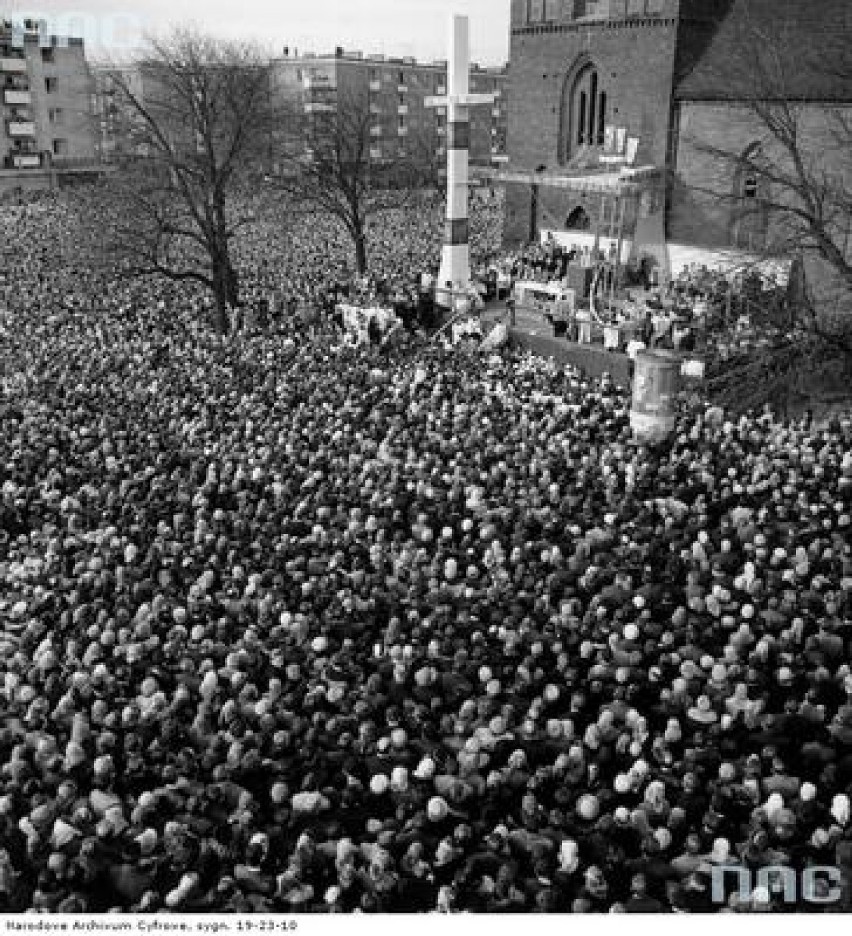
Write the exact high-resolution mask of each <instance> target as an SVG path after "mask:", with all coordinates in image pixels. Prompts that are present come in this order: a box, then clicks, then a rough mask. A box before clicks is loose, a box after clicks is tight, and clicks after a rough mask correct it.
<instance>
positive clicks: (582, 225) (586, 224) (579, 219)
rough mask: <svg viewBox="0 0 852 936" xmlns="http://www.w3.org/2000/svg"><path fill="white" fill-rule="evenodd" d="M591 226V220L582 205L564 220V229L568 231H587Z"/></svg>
mask: <svg viewBox="0 0 852 936" xmlns="http://www.w3.org/2000/svg"><path fill="white" fill-rule="evenodd" d="M591 226H592V222H591V219H590V218H589V215H588V213H587V211H586V209H585V208H584V207H583V206H582V205H577V207H576V208H575V209H574V210H573V211H572V212H571V213H570V214H569V215H568V217H567V219H566V220H565V228H566V229H567V230H569V231H588V230H589V229H590V228H591Z"/></svg>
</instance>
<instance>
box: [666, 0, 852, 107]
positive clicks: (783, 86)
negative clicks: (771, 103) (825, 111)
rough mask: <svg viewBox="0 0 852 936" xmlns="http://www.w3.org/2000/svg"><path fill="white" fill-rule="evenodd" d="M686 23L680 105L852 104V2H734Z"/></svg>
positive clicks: (682, 32) (678, 79)
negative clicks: (712, 16) (716, 14)
mask: <svg viewBox="0 0 852 936" xmlns="http://www.w3.org/2000/svg"><path fill="white" fill-rule="evenodd" d="M726 6H727V7H728V10H727V13H725V14H723V15H722V16H721V18H720V20H718V21H717V22H715V23H708V22H706V21H703V22H702V21H693V20H691V19H690V18H688V17H687V18H685V19H684V20H683V22H682V23H681V27H680V36H679V49H678V69H677V75H676V79H675V81H676V84H675V98H677V99H679V100H693V101H738V100H748V99H754V98H761V99H779V98H784V99H789V100H801V101H820V102H822V101H825V102H829V101H830V102H841V101H842V102H849V103H852V0H729V2H728V3H727V4H726Z"/></svg>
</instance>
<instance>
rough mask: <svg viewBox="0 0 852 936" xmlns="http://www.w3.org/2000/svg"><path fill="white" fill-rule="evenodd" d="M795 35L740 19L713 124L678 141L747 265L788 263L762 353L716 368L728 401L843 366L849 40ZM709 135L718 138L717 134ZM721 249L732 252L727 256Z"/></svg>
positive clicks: (851, 93) (851, 74)
mask: <svg viewBox="0 0 852 936" xmlns="http://www.w3.org/2000/svg"><path fill="white" fill-rule="evenodd" d="M844 40H845V36H843V37H838V38H832V37H831V35H830V34H829V33H827V32H826V34H825V35H824V37H823V41H822V44H821V45H819V47H816V46H814V45H813V44H809V43H808V42H806V41H804V42H803V41H802V36H801V35H800V33H799V31H798V30H797V29H796V28H795V25H794V24H792V25H791V24H790V23H789V22H786V23H785V22H783V21H782V22H780V23H773V22H770V23H767V22H765V21H761V22H757V21H748V22H746V24H745V26H744V27H743V25H742V24H740V27H739V29H738V34H737V36H736V37H735V38H734V39H733V41H732V42H731V44H730V47H729V50H728V55H727V59H726V63H725V69H724V74H723V73H721V71H720V73H719V74H717V75H713V76H711V78H710V83H711V86H712V87H711V92H710V95H708V96H713V93H714V92H713V89H716V90H715V93H716V94H717V95H718V100H721V101H725V100H726V99H727V100H730V101H734V102H736V105H735V106H734V107H730V106H727V105H726V106H725V113H724V115H723V116H720V119H721V120H724V121H725V122H726V124H727V125H726V127H725V132H724V133H718V134H713V135H712V136H711V135H710V134H709V133H705V134H704V135H703V136H699V137H693V138H692V139H690V140H687V141H685V142H687V144H688V145H691V146H693V147H694V150H695V151H696V152H697V153H698V154H699V155H700V157H701V160H702V164H703V165H704V167H705V169H706V168H707V167H712V169H713V170H714V171H711V172H709V173H708V178H707V179H705V181H704V182H702V183H700V184H698V185H693V186H692V192H691V195H692V197H693V199H694V200H695V201H696V202H697V203H698V204H699V205H703V206H705V207H706V206H710V210H711V211H716V212H717V213H718V214H719V215H720V216H721V217H723V218H726V219H727V224H728V229H729V232H730V237H731V241H732V243H733V244H734V246H735V247H736V248H741V249H742V250H744V251H745V252H746V254H747V255H748V258H747V259H744V260H742V268H743V272H745V273H748V272H749V268H750V267H751V266H752V265H759V266H760V267H761V268H763V269H764V270H765V269H766V267H767V266H772V265H774V264H781V265H783V266H784V267H786V268H788V269H789V267H790V265H791V264H794V265H795V274H794V276H793V280H794V282H793V283H792V284H791V288H790V290H789V291H788V295H787V306H788V309H787V311H788V313H789V314H788V315H786V316H780V317H776V318H775V320H774V324H775V327H774V329H770V334H769V335H768V336H767V338H766V340H765V342H764V344H763V348H762V350H759V351H757V352H756V353H754V354H751V355H749V356H744V357H743V358H742V359H740V360H739V361H738V362H737V366H736V367H734V368H728V369H727V370H728V374H727V376H728V377H730V378H731V380H730V381H729V388H730V387H733V392H732V394H730V395H731V396H732V398H739V399H740V400H743V399H744V398H746V397H747V398H751V397H753V396H754V391H755V390H757V389H760V390H762V391H763V392H764V393H765V394H766V395H769V396H771V395H772V394H773V392H774V391H778V392H781V391H782V390H783V388H785V387H790V386H793V385H794V384H795V382H796V380H797V378H798V377H801V376H802V375H807V373H808V371H812V370H815V369H824V368H825V367H826V366H827V365H830V364H831V363H832V362H834V363H836V364H837V365H838V366H839V367H840V369H841V370H842V369H845V370H846V371H847V372H848V373H849V372H852V316H850V312H852V240H850V231H851V230H852V223H851V222H852V49H850V48H849V46H848V44H847V43H846V42H845V41H844ZM719 139H721V140H723V141H724V142H723V143H720V142H718V140H719ZM732 258H733V253H732Z"/></svg>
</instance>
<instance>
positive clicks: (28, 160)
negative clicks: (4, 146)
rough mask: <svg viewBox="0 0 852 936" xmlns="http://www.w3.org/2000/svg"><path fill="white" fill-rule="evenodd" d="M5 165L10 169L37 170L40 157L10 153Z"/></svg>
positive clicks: (35, 154)
mask: <svg viewBox="0 0 852 936" xmlns="http://www.w3.org/2000/svg"><path fill="white" fill-rule="evenodd" d="M7 164H8V165H9V167H10V168H12V169H39V168H40V167H41V156H39V154H38V153H12V155H11V156H9V157H8V159H7Z"/></svg>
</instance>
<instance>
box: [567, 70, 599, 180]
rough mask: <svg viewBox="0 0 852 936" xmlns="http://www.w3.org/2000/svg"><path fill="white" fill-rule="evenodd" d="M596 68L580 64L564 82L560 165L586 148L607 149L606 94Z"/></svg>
mask: <svg viewBox="0 0 852 936" xmlns="http://www.w3.org/2000/svg"><path fill="white" fill-rule="evenodd" d="M600 85H601V82H600V76H599V73H598V70H597V68H596V67H595V66H594V65H593V64H592V63H591V62H589V61H585V62H583V63H581V64H580V65H579V66H578V67H576V68H575V69H574V70H572V72H570V73H569V74H568V77H567V78H566V79H565V85H564V87H563V91H562V114H561V120H560V129H559V153H558V157H559V161H560V162H562V163H565V162H567V161H568V160H569V159H571V157H572V156H574V155H575V154H576V153H577V151H578V150H579V149H581V148H583V147H599V146H603V145H604V130H605V127H606V120H607V104H608V101H607V94H606V91H604V90H603V89H602V88H601V86H600Z"/></svg>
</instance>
